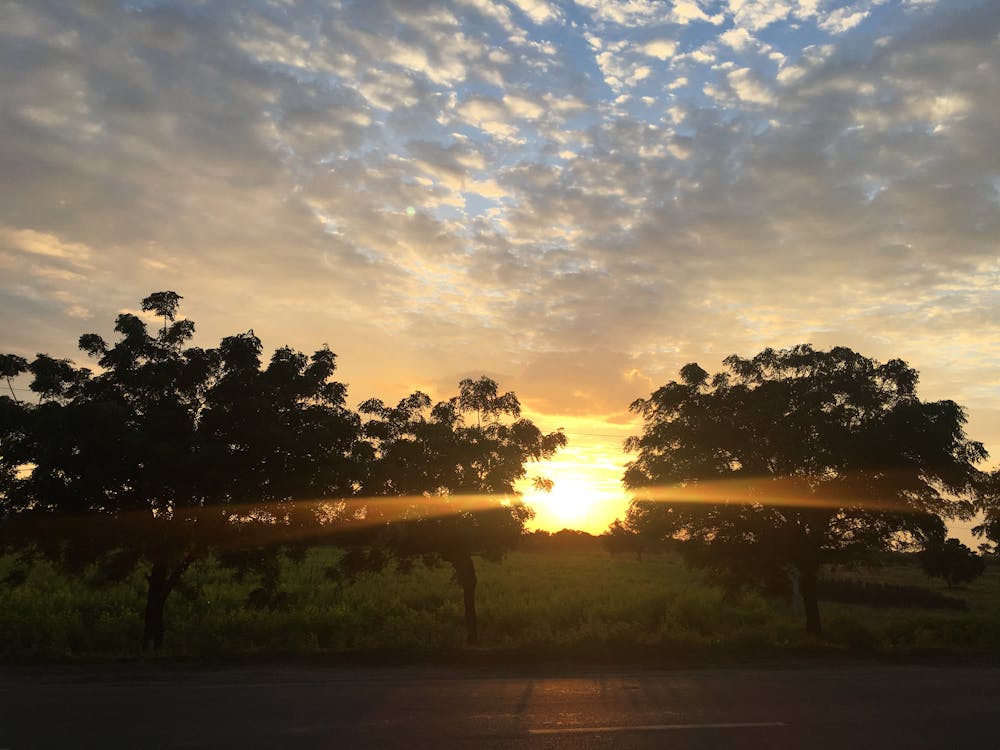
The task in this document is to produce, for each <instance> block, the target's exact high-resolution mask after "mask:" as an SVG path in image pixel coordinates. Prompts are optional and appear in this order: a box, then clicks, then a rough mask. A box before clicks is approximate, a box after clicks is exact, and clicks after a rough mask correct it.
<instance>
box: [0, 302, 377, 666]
mask: <svg viewBox="0 0 1000 750" xmlns="http://www.w3.org/2000/svg"><path fill="white" fill-rule="evenodd" d="M180 300H181V297H180V295H178V294H176V293H174V292H157V293H155V294H152V295H150V296H149V297H147V298H146V299H144V300H142V303H141V305H142V309H143V310H144V311H151V312H154V313H156V314H157V315H159V316H161V317H163V325H162V327H161V328H160V330H159V331H157V333H156V334H155V335H151V334H150V333H149V331H148V329H147V325H146V323H145V322H144V321H143V320H142V318H140V317H138V316H136V315H133V314H130V313H124V314H121V315H119V316H118V318H117V319H116V321H115V328H114V329H115V332H116V333H117V335H118V337H117V341H115V342H114V343H113V344H108V343H107V342H106V341H105V340H104V339H103V338H102V337H101V336H100V335H98V334H95V333H88V334H84V335H83V336H81V337H80V348H81V349H82V350H83V351H85V352H86V353H87V354H89V355H90V356H92V357H94V358H96V359H97V364H98V367H99V368H100V369H99V372H98V373H97V374H94V373H93V372H92V371H91V370H89V369H87V368H77V367H75V366H74V365H73V364H72V363H71V362H70V361H69V360H57V359H54V358H52V357H49V356H47V355H44V354H39V355H38V356H37V357H36V358H35V359H34V360H33V361H32V362H30V363H27V362H25V363H24V364H23V365H22V364H21V362H19V361H16V360H15V359H13V358H10V357H5V358H4V360H3V365H4V372H7V371H8V370H11V371H13V373H12V374H17V371H24V370H27V371H29V372H30V373H31V375H32V381H31V384H30V388H31V390H33V391H34V392H36V393H38V394H40V398H41V401H40V403H38V404H27V403H21V402H15V401H13V400H12V399H9V398H6V397H4V398H3V400H2V401H0V419H2V423H0V433H2V436H3V442H2V450H0V503H2V517H3V518H4V520H5V523H4V524H3V540H4V541H5V542H6V543H7V544H8V545H13V544H20V545H27V544H30V545H32V546H34V547H35V548H36V549H38V550H40V551H41V552H43V553H44V554H47V555H49V556H52V557H54V558H58V559H60V560H62V561H63V562H65V563H67V564H69V565H70V566H74V567H77V568H79V567H80V565H82V563H83V562H99V563H101V564H102V565H103V566H104V567H106V568H107V569H109V570H113V571H118V572H120V573H123V574H124V573H127V572H129V571H130V570H132V569H133V568H134V567H135V565H137V564H139V563H145V564H146V565H148V569H149V572H148V575H147V579H148V584H149V585H148V592H147V604H146V611H145V618H144V623H145V625H144V633H143V643H144V645H146V646H154V647H159V646H160V644H161V643H162V641H163V635H164V623H163V611H164V604H165V602H166V599H167V597H168V596H169V594H170V592H171V591H172V590H173V589H174V588H175V586H176V585H177V583H178V582H179V580H180V578H181V577H182V576H183V574H184V572H185V571H186V570H187V568H188V566H190V565H191V563H192V562H194V561H195V560H197V559H199V558H200V557H202V556H204V555H206V554H207V553H208V552H209V551H212V550H215V551H219V552H221V553H227V552H228V553H230V554H237V553H242V554H245V553H246V550H248V549H251V548H254V547H255V546H259V545H260V544H261V543H263V542H265V541H273V540H274V539H276V538H277V539H280V540H285V541H287V540H288V539H289V538H290V537H291V536H294V534H296V533H302V529H303V527H304V525H305V524H309V523H312V522H313V521H314V520H315V517H316V512H317V506H316V502H315V500H316V499H317V498H331V497H333V498H342V497H344V496H346V495H350V494H351V493H353V492H354V491H356V490H357V489H358V487H359V486H360V472H361V469H360V468H358V466H359V464H361V463H363V462H362V461H361V457H362V454H363V453H364V450H363V443H362V441H361V440H360V437H361V436H360V421H359V420H358V418H357V415H355V414H353V413H352V412H350V411H349V410H348V409H347V408H346V407H345V405H344V400H345V390H346V389H345V387H344V386H343V385H342V384H340V383H337V382H335V381H333V380H332V375H333V372H334V369H335V357H334V355H333V353H332V352H331V351H330V350H329V349H328V348H326V347H324V348H322V349H320V350H319V351H317V352H316V353H315V354H313V355H312V357H306V356H305V355H303V354H301V353H299V352H295V351H293V350H291V349H289V348H281V349H278V350H277V351H276V352H275V353H274V355H273V356H272V358H271V360H270V362H269V364H268V365H267V366H266V367H264V368H262V366H261V360H260V353H261V342H260V340H259V339H258V338H257V337H256V336H255V335H254V334H253V332H252V331H250V332H248V333H244V334H237V335H234V336H229V337H227V338H225V339H223V340H222V341H221V343H220V344H219V346H218V347H217V348H214V349H202V348H199V347H187V348H185V344H186V343H187V342H188V341H189V340H190V338H191V337H192V335H193V334H194V323H193V322H192V321H190V320H187V319H180V320H178V319H177V318H176V316H177V311H178V306H179V302H180ZM22 361H23V360H22ZM307 501H308V502H307Z"/></svg>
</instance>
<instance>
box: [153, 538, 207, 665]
mask: <svg viewBox="0 0 1000 750" xmlns="http://www.w3.org/2000/svg"><path fill="white" fill-rule="evenodd" d="M194 560H195V554H194V553H192V554H189V555H188V556H187V557H185V558H184V559H183V560H181V562H179V563H178V564H177V565H176V567H174V569H173V570H172V571H171V570H170V568H169V567H168V566H167V564H166V563H163V562H154V563H153V567H152V568H151V569H150V571H149V573H148V574H147V575H146V580H147V581H149V588H148V589H147V591H146V614H145V617H144V619H143V626H142V649H143V651H146V650H148V649H149V648H150V647H152V648H153V649H154V650H156V651H159V649H160V648H161V647H162V646H163V633H164V630H165V628H164V624H163V610H164V607H165V606H166V603H167V597H168V596H170V592H171V591H173V590H174V587H175V586H176V585H177V583H178V581H180V580H181V576H183V575H184V571H186V570H187V569H188V568H189V567H190V566H191V563H193V562H194Z"/></svg>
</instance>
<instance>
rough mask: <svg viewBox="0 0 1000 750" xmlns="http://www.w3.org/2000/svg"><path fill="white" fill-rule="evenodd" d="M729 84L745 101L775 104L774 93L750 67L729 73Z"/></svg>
mask: <svg viewBox="0 0 1000 750" xmlns="http://www.w3.org/2000/svg"><path fill="white" fill-rule="evenodd" d="M728 80H729V85H730V86H731V87H732V89H733V91H735V92H736V95H737V96H738V97H739V98H740V99H741V100H742V101H744V102H749V103H751V104H773V103H774V101H775V99H774V94H772V93H771V91H770V89H768V87H767V86H766V85H764V83H763V82H762V81H761V80H760V78H759V77H758V76H757V75H756V74H754V72H753V71H752V70H750V69H749V68H740V69H739V70H734V71H731V72H730V73H729V75H728Z"/></svg>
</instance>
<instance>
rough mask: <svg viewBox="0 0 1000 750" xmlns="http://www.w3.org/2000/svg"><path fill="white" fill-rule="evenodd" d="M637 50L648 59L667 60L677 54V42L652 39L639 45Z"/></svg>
mask: <svg viewBox="0 0 1000 750" xmlns="http://www.w3.org/2000/svg"><path fill="white" fill-rule="evenodd" d="M639 49H640V50H641V51H642V52H643V53H644V54H647V55H649V56H650V57H655V58H657V59H658V60H668V59H669V58H671V57H673V56H674V53H675V52H677V42H676V41H675V40H673V39H654V40H652V41H650V42H646V43H645V44H643V45H641V46H640V47H639Z"/></svg>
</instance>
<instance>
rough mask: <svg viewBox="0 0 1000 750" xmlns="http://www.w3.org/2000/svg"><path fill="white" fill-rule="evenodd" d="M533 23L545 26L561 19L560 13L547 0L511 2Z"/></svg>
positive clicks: (515, 0) (513, 0)
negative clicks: (544, 24)
mask: <svg viewBox="0 0 1000 750" xmlns="http://www.w3.org/2000/svg"><path fill="white" fill-rule="evenodd" d="M509 2H510V3H511V4H512V5H514V6H515V7H516V8H518V9H519V10H520V11H521V12H522V13H524V14H525V15H526V16H527V17H528V18H530V19H531V20H532V22H533V23H536V24H543V23H549V22H551V21H556V20H558V19H559V17H560V16H559V11H558V10H557V9H556V8H555V7H554V6H553V5H552V4H551V3H549V2H547V0H509Z"/></svg>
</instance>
